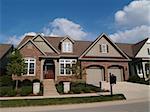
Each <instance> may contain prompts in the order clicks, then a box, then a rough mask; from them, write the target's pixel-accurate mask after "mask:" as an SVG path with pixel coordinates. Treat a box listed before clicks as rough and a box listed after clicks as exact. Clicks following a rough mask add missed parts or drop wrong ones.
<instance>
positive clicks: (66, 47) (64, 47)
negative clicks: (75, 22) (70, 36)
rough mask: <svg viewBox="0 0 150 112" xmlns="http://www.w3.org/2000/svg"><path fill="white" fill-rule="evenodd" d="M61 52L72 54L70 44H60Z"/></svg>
mask: <svg viewBox="0 0 150 112" xmlns="http://www.w3.org/2000/svg"><path fill="white" fill-rule="evenodd" d="M62 52H72V43H71V42H63V43H62Z"/></svg>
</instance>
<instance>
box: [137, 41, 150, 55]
mask: <svg viewBox="0 0 150 112" xmlns="http://www.w3.org/2000/svg"><path fill="white" fill-rule="evenodd" d="M149 40H150V39H148V38H147V39H145V40H143V41H141V44H140V43H139V44H140V48H139V50H138V52H137V53H136V54H135V57H136V58H139V57H140V58H150V55H149V54H148V50H147V49H148V48H150V43H149Z"/></svg>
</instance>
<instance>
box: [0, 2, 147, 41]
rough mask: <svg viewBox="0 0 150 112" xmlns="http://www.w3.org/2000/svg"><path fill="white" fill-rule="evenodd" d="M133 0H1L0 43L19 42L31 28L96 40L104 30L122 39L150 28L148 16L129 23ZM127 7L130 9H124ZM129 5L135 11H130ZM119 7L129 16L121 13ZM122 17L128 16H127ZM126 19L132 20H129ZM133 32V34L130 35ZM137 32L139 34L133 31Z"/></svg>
mask: <svg viewBox="0 0 150 112" xmlns="http://www.w3.org/2000/svg"><path fill="white" fill-rule="evenodd" d="M142 1H144V2H142ZM133 2H135V1H132V0H0V6H1V8H0V12H1V13H0V14H1V15H0V43H5V42H6V43H9V42H10V43H13V44H16V43H17V42H18V41H19V40H20V38H22V36H24V35H25V33H28V32H32V34H33V33H34V32H35V33H44V34H46V35H52V34H54V35H70V36H73V38H74V39H86V40H93V39H95V38H96V37H97V36H98V35H99V34H100V33H102V32H105V33H106V34H108V35H110V36H111V37H112V38H114V40H115V41H121V40H122V39H121V38H125V37H126V36H127V37H128V38H130V36H129V34H124V33H125V32H126V31H129V33H130V31H132V30H133V31H134V29H136V30H137V29H138V28H139V29H141V27H142V30H143V29H144V31H148V29H149V23H148V20H140V22H141V24H139V21H137V22H131V23H130V21H131V19H132V21H134V20H133V17H134V16H133V17H132V14H133V15H134V7H133V6H130V4H131V5H132V3H133ZM136 2H137V1H136ZM138 2H139V4H141V3H140V2H142V4H145V0H139V1H138ZM137 4H138V3H133V5H134V6H137V7H138V5H137ZM146 4H147V5H148V6H149V5H150V3H149V1H147V0H146ZM148 6H147V7H148ZM125 7H127V8H128V9H129V10H125ZM141 8H142V7H141ZM130 9H132V10H133V11H130ZM139 10H140V9H139ZM146 10H148V9H146ZM119 11H122V12H124V13H125V15H128V16H125V15H124V13H119ZM142 11H145V9H142ZM117 12H118V14H117ZM136 14H137V13H136V11H135V17H136V16H137V17H138V16H139V17H140V16H141V13H140V14H139V15H136ZM122 18H127V20H123V19H122ZM146 19H147V17H146ZM127 22H128V23H130V24H127ZM122 23H123V24H122ZM132 23H133V25H132ZM68 26H69V27H68ZM75 32H79V33H75ZM137 32H139V31H137ZM134 33H136V32H134ZM74 35H76V36H74ZM132 36H133V35H132V34H131V38H132ZM134 36H136V35H135V34H134ZM142 36H143V37H142ZM145 36H148V34H147V33H146V34H143V33H141V34H140V37H137V39H136V38H135V37H134V38H132V39H130V41H126V42H132V41H136V40H140V39H143V38H145ZM125 39H126V38H125ZM125 39H124V40H125Z"/></svg>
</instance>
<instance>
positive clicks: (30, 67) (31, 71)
mask: <svg viewBox="0 0 150 112" xmlns="http://www.w3.org/2000/svg"><path fill="white" fill-rule="evenodd" d="M25 70H26V72H25V74H24V75H29V76H34V75H35V59H34V58H25Z"/></svg>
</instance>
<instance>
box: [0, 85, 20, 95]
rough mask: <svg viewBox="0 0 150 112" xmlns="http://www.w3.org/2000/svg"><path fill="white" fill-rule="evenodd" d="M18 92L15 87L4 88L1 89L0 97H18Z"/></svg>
mask: <svg viewBox="0 0 150 112" xmlns="http://www.w3.org/2000/svg"><path fill="white" fill-rule="evenodd" d="M16 94H17V93H16V91H15V90H14V89H13V87H8V86H3V87H0V96H1V97H2V96H16Z"/></svg>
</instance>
